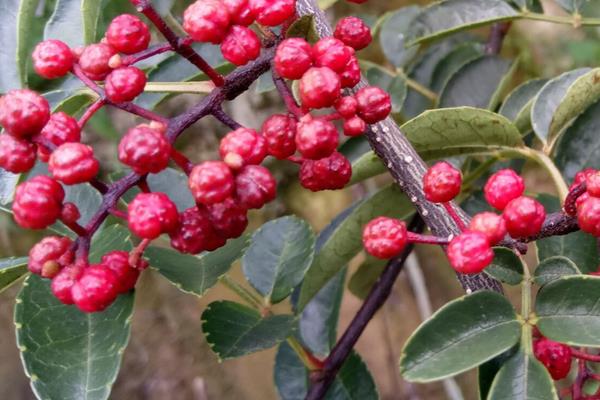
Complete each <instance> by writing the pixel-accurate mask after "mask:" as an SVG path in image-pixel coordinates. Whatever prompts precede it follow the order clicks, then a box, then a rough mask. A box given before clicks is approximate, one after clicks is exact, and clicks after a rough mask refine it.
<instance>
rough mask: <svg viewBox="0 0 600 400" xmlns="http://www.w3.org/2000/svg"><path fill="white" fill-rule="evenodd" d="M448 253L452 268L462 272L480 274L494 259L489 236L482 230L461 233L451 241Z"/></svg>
mask: <svg viewBox="0 0 600 400" xmlns="http://www.w3.org/2000/svg"><path fill="white" fill-rule="evenodd" d="M447 254H448V260H450V265H452V268H454V270H455V271H456V272H459V273H461V274H478V273H479V272H481V271H483V270H484V269H485V267H487V266H488V265H490V264H491V262H492V260H493V259H494V251H493V250H492V247H491V246H490V243H489V242H488V239H487V236H486V235H484V234H483V233H481V232H468V231H467V232H464V233H461V234H460V235H458V236H457V237H455V238H454V239H452V241H450V244H449V245H448V249H447Z"/></svg>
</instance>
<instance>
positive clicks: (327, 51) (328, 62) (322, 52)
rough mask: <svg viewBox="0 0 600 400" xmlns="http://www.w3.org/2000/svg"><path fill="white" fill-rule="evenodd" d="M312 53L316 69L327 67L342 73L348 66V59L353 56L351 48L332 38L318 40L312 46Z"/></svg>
mask: <svg viewBox="0 0 600 400" xmlns="http://www.w3.org/2000/svg"><path fill="white" fill-rule="evenodd" d="M312 52H313V59H314V60H315V65H316V66H317V67H328V68H329V69H331V70H332V71H335V72H342V71H343V70H344V69H345V68H346V65H348V62H349V61H350V57H352V56H353V55H354V54H353V53H354V51H353V50H352V48H351V47H348V46H346V45H345V44H344V42H342V41H341V40H338V39H336V38H334V37H326V38H323V39H321V40H319V41H318V42H317V43H315V45H314V46H313V51H312Z"/></svg>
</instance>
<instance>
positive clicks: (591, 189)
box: [565, 168, 600, 237]
mask: <svg viewBox="0 0 600 400" xmlns="http://www.w3.org/2000/svg"><path fill="white" fill-rule="evenodd" d="M582 184H585V187H586V191H585V193H583V194H581V195H580V196H579V197H577V199H576V200H575V209H576V215H577V222H578V223H579V227H580V228H581V230H582V231H584V232H587V233H589V234H592V235H594V236H596V237H600V171H597V170H595V169H592V168H588V169H585V170H583V171H580V172H578V173H577V174H576V175H575V179H574V181H573V184H572V185H571V188H570V190H571V191H572V190H574V189H575V188H576V187H578V186H580V185H582ZM565 211H567V208H566V207H565Z"/></svg>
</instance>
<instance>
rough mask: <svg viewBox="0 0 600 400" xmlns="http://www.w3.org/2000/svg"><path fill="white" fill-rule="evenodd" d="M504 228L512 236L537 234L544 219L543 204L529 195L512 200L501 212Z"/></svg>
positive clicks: (522, 236) (521, 236) (520, 236)
mask: <svg viewBox="0 0 600 400" xmlns="http://www.w3.org/2000/svg"><path fill="white" fill-rule="evenodd" d="M502 218H504V222H506V230H507V231H508V233H509V234H510V236H512V237H513V238H515V239H516V238H525V237H528V236H534V235H537V234H538V233H539V232H540V231H541V230H542V225H543V224H544V221H545V219H546V210H545V209H544V206H543V205H542V204H541V203H540V202H539V201H537V200H534V199H532V198H531V197H526V196H521V197H517V198H516V199H514V200H512V201H511V202H510V203H508V205H507V206H506V208H505V209H504V212H503V213H502Z"/></svg>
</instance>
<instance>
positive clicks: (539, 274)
mask: <svg viewBox="0 0 600 400" xmlns="http://www.w3.org/2000/svg"><path fill="white" fill-rule="evenodd" d="M580 274H581V272H580V271H579V268H577V265H575V263H574V262H573V261H571V260H570V259H568V258H567V257H563V256H554V257H548V258H546V259H545V260H544V261H542V262H541V263H539V265H538V266H537V267H536V268H535V273H534V282H535V283H536V285H540V286H543V285H547V284H548V283H550V282H554V281H555V280H557V279H560V278H562V277H563V276H569V275H580Z"/></svg>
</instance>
